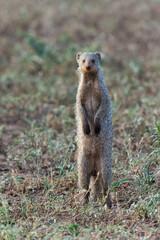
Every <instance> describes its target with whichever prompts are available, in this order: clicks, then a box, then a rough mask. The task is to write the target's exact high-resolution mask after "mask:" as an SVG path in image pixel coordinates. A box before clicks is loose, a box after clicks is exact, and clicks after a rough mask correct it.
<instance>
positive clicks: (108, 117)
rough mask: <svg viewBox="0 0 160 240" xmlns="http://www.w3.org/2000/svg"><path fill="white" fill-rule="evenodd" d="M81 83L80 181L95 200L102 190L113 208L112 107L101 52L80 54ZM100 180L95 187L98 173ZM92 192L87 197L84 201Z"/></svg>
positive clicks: (78, 104)
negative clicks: (89, 190)
mask: <svg viewBox="0 0 160 240" xmlns="http://www.w3.org/2000/svg"><path fill="white" fill-rule="evenodd" d="M76 59H77V62H78V65H79V68H78V70H79V73H80V81H79V86H78V92H77V97H76V120H77V144H78V155H77V165H78V182H79V186H80V187H81V188H82V189H85V190H86V191H87V190H88V189H89V186H91V185H92V188H91V197H92V199H93V200H96V199H97V198H98V197H99V196H100V193H101V190H103V193H104V194H107V198H106V203H107V205H108V207H111V206H112V202H111V200H110V194H109V185H110V183H111V181H112V169H111V165H112V156H111V154H112V139H113V127H112V107H111V99H110V97H109V94H108V91H107V88H106V85H105V83H104V80H103V76H102V73H101V68H100V64H99V62H100V60H101V55H100V53H78V54H77V56H76ZM98 172H99V177H98V180H97V181H96V182H95V184H92V183H93V181H95V179H96V177H97V174H98ZM89 195H90V193H88V194H86V196H85V202H87V201H88V198H89Z"/></svg>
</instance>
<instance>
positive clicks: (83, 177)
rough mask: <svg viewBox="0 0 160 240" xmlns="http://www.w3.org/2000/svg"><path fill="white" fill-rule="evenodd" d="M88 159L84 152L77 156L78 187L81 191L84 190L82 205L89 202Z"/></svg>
mask: <svg viewBox="0 0 160 240" xmlns="http://www.w3.org/2000/svg"><path fill="white" fill-rule="evenodd" d="M89 169H90V167H89V159H88V157H87V154H86V153H85V152H83V153H81V154H79V156H78V179H79V186H80V188H81V189H84V190H85V192H84V197H83V198H84V199H83V204H86V203H88V201H89V195H90V192H89V182H90V172H89Z"/></svg>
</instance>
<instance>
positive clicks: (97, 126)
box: [94, 124, 101, 135]
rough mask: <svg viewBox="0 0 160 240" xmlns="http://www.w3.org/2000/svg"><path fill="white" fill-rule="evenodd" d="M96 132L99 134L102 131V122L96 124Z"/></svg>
mask: <svg viewBox="0 0 160 240" xmlns="http://www.w3.org/2000/svg"><path fill="white" fill-rule="evenodd" d="M94 131H95V134H96V135H98V134H99V133H100V131H101V126H100V124H96V125H95V128H94Z"/></svg>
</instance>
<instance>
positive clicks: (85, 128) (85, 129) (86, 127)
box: [84, 125, 91, 135]
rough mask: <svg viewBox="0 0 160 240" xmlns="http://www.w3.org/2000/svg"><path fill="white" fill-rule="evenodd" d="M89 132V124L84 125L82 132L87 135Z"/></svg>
mask: <svg viewBox="0 0 160 240" xmlns="http://www.w3.org/2000/svg"><path fill="white" fill-rule="evenodd" d="M90 132H91V130H90V127H89V125H86V126H85V127H84V134H86V135H89V134H90Z"/></svg>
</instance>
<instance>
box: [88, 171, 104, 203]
mask: <svg viewBox="0 0 160 240" xmlns="http://www.w3.org/2000/svg"><path fill="white" fill-rule="evenodd" d="M90 187H91V193H90V198H91V200H92V201H97V199H98V198H99V197H100V195H101V190H102V188H101V182H100V179H99V177H98V178H97V177H96V176H91V179H90Z"/></svg>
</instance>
